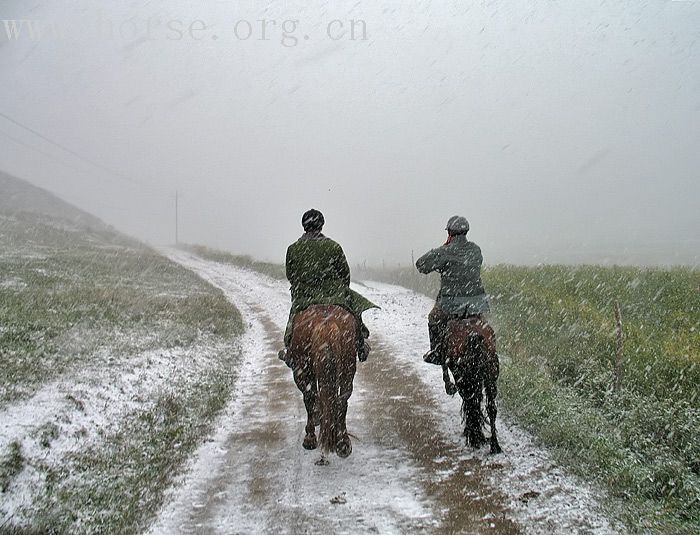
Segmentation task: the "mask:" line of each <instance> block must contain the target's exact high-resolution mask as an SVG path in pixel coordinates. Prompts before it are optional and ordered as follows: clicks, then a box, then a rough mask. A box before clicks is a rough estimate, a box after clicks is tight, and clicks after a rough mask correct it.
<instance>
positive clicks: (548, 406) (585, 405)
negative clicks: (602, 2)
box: [190, 247, 700, 534]
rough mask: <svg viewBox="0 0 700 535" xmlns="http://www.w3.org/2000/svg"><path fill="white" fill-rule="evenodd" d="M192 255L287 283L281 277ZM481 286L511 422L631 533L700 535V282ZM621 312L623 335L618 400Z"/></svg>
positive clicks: (408, 276) (544, 275) (363, 273)
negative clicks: (600, 497)
mask: <svg viewBox="0 0 700 535" xmlns="http://www.w3.org/2000/svg"><path fill="white" fill-rule="evenodd" d="M190 249H191V250H193V251H195V252H197V253H198V254H201V255H204V256H207V257H209V258H211V259H214V260H219V261H222V262H232V263H236V264H239V265H246V266H247V267H250V268H252V269H257V270H259V271H262V272H264V273H266V274H268V275H271V276H274V277H277V278H284V268H283V266H279V265H274V264H268V263H261V262H256V261H255V260H252V259H250V258H249V257H240V256H234V255H230V254H227V253H222V252H219V251H213V250H210V249H206V248H202V247H191V248H190ZM353 275H354V277H355V278H357V279H371V280H378V281H384V282H389V283H394V284H400V285H403V286H405V287H407V288H411V289H414V290H416V291H418V292H421V293H424V294H426V295H429V296H431V297H432V296H435V295H436V294H437V290H438V288H439V285H440V281H439V277H438V276H436V275H431V276H422V275H420V274H418V273H417V272H416V271H414V270H411V269H407V268H406V269H391V270H373V269H365V270H361V269H359V268H358V269H357V270H355V271H354V272H353ZM484 283H485V285H486V288H487V290H488V292H489V293H490V294H491V302H492V309H493V312H492V314H491V321H492V322H493V323H494V325H495V327H496V328H497V332H498V341H499V346H500V353H501V354H502V356H503V357H504V366H503V371H502V375H501V380H500V387H501V391H500V395H501V402H502V403H504V404H505V405H506V406H507V408H508V412H509V413H510V414H511V415H514V416H515V417H517V418H518V420H519V421H520V423H521V424H522V425H524V426H526V427H527V428H528V429H530V430H531V431H532V432H534V433H535V434H536V435H537V436H538V437H539V438H540V439H541V440H542V441H543V443H544V444H546V445H547V446H549V447H550V448H552V449H553V451H554V453H555V455H556V456H557V457H558V459H559V460H560V461H561V462H562V463H564V464H565V465H567V466H568V467H569V468H570V469H571V470H572V471H574V472H576V473H578V474H579V475H581V476H583V477H584V478H587V479H589V480H593V481H595V482H596V483H597V484H599V485H600V486H601V487H602V488H604V489H607V490H608V491H609V493H610V496H611V497H612V501H611V508H612V509H613V511H614V513H615V514H616V515H618V516H620V517H621V519H622V520H624V521H625V523H626V524H627V526H629V528H630V529H631V531H633V532H644V533H648V532H651V533H688V534H690V533H697V532H698V531H700V441H699V440H698V438H697V437H698V435H700V389H699V388H698V385H700V271H697V270H692V269H687V268H674V269H643V268H633V267H625V268H620V267H609V268H607V267H596V266H579V267H571V266H540V267H518V266H495V267H490V268H487V269H485V270H484ZM615 302H618V303H619V306H620V310H621V316H622V326H623V332H624V346H623V360H622V363H621V364H622V366H621V370H622V373H621V374H619V378H618V381H619V383H620V388H618V389H617V390H616V389H614V384H615V380H616V374H615V367H616V366H615V363H616V353H617V328H616V319H615V312H614V304H615ZM426 312H427V311H426ZM426 335H427V334H426Z"/></svg>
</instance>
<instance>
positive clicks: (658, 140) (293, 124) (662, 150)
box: [0, 0, 700, 265]
mask: <svg viewBox="0 0 700 535" xmlns="http://www.w3.org/2000/svg"><path fill="white" fill-rule="evenodd" d="M0 19H3V21H2V22H1V24H3V26H0V71H1V72H2V83H1V84H0V170H2V171H5V172H8V173H11V174H14V175H15V176H18V177H20V178H24V179H27V180H29V181H30V182H32V183H33V184H35V185H38V186H41V187H44V188H46V189H48V190H50V191H52V192H54V193H56V194H57V195H59V196H60V197H62V198H64V199H66V200H68V201H70V202H72V203H74V204H76V205H77V206H79V207H81V208H83V209H85V210H87V211H89V212H91V213H93V214H95V215H97V216H99V217H101V218H102V219H103V220H104V221H106V222H108V223H110V224H112V225H114V226H115V227H117V228H118V229H120V230H122V231H124V232H126V233H128V234H131V235H134V236H137V237H140V238H142V239H144V240H147V241H148V242H150V243H153V244H164V243H172V242H173V241H174V240H175V213H174V206H175V192H176V191H177V192H178V208H179V210H178V231H179V239H180V241H183V242H189V243H201V244H206V245H209V246H213V247H218V248H223V249H227V250H230V251H234V252H239V253H249V254H252V255H255V256H257V257H260V258H263V259H269V260H275V261H280V260H282V259H283V258H284V253H285V250H286V247H287V245H288V244H289V243H290V242H291V241H293V240H294V239H296V238H297V237H298V236H299V235H300V234H301V226H300V217H301V214H302V213H303V212H304V211H305V210H306V209H308V208H311V207H314V208H318V209H320V210H321V211H322V212H323V213H324V214H325V216H326V222H327V223H326V228H325V229H324V230H325V232H326V234H327V235H329V236H331V237H333V238H334V239H336V240H337V241H339V242H340V243H341V244H342V245H343V247H344V249H345V251H346V254H347V256H348V259H349V261H350V263H351V264H352V265H354V264H357V263H360V262H365V261H366V262H367V263H370V264H379V263H382V262H385V263H387V264H394V265H395V264H396V263H400V264H403V265H406V264H408V262H410V259H411V254H412V251H415V254H416V255H418V254H420V253H422V252H424V251H425V250H427V249H428V248H431V247H435V246H437V245H439V244H440V243H442V242H443V241H444V238H445V232H444V230H443V229H444V226H445V222H446V220H447V219H448V217H449V216H451V215H454V214H461V215H465V216H466V217H467V218H468V219H469V221H470V223H471V227H472V231H471V232H470V238H471V239H473V240H474V241H476V242H477V243H479V244H480V245H481V247H482V249H483V252H484V256H485V260H486V262H487V263H491V264H492V263H497V262H514V263H533V262H619V263H652V264H666V263H690V264H696V263H697V259H698V255H699V254H700V238H699V236H700V233H699V232H698V229H700V209H699V207H700V206H699V205H700V181H699V180H698V178H699V177H698V172H699V170H700V57H699V56H700V54H699V48H700V44H699V43H698V37H699V36H700V2H694V1H650V2H639V1H637V0H632V1H627V0H620V1H610V2H601V1H600V0H595V1H587V0H576V1H568V2H566V1H558V2H555V1H541V0H540V1H532V2H506V1H496V0H493V1H464V0H461V1H451V2H448V1H444V2H407V1H396V2H389V1H386V0H384V1H377V2H362V1H356V0H353V1H350V2H342V1H328V2H320V1H304V2H293V1H267V2H265V1H253V0H249V1H240V2H222V1H217V2H214V1H212V2H206V3H204V2H187V1H182V0H167V1H155V0H154V1H145V0H143V1H139V0H136V1H132V2H120V3H116V2H112V3H106V2H48V1H39V2H32V1H26V0H23V1H8V0H3V2H2V3H0ZM26 20H31V21H34V22H32V24H35V25H36V24H38V25H39V27H40V30H37V29H36V28H34V30H35V32H37V33H36V35H34V34H31V33H30V28H29V27H28V26H27V23H22V22H20V21H26ZM13 21H14V22H13ZM261 21H266V22H264V23H263V22H261ZM293 21H298V22H297V23H294V22H293ZM12 24H15V26H14V30H17V29H18V28H19V29H20V30H21V33H20V34H19V35H18V34H17V33H16V31H15V33H12V32H13V31H14V30H13V26H12ZM39 31H41V35H39V34H38V32H39Z"/></svg>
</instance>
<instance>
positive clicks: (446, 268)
mask: <svg viewBox="0 0 700 535" xmlns="http://www.w3.org/2000/svg"><path fill="white" fill-rule="evenodd" d="M482 263H483V257H482V256H481V249H480V248H479V246H478V245H477V244H475V243H474V242H470V241H468V240H467V237H466V236H463V235H459V236H454V237H453V238H452V241H451V242H450V243H448V244H445V245H443V246H442V247H438V248H437V249H432V250H431V251H428V252H427V253H425V254H424V255H423V256H421V257H420V258H419V259H418V260H417V261H416V268H418V271H420V272H421V273H426V274H427V273H431V272H433V271H437V272H438V273H440V279H441V284H440V291H439V292H438V295H437V300H436V304H437V305H438V306H439V307H440V308H442V309H443V310H444V311H445V312H447V313H449V314H459V315H469V314H482V313H484V312H488V311H489V301H488V298H487V297H486V292H485V290H484V285H483V284H482V283H481V264H482Z"/></svg>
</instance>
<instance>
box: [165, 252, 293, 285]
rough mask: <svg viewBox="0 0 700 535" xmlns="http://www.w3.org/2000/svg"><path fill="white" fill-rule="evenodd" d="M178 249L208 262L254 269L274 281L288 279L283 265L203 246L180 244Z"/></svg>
mask: <svg viewBox="0 0 700 535" xmlns="http://www.w3.org/2000/svg"><path fill="white" fill-rule="evenodd" d="M178 247H179V248H180V249H182V250H183V251H188V252H190V253H194V254H196V255H198V256H201V257H202V258H205V259H207V260H212V261H214V262H221V263H223V264H233V265H236V266H239V267H244V268H248V269H252V270H254V271H257V272H258V273H262V274H264V275H267V276H268V277H272V278H273V279H278V280H285V279H286V278H287V276H286V275H285V271H284V266H283V265H282V264H275V263H273V262H263V261H260V260H255V259H254V258H252V257H251V256H248V255H235V254H232V253H227V252H226V251H220V250H218V249H212V248H210V247H205V246H203V245H192V244H180V245H179V246H178Z"/></svg>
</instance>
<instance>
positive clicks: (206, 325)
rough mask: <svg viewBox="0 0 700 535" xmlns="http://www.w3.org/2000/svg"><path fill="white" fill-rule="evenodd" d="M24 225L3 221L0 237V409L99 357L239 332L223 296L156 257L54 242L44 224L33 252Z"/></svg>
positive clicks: (90, 242) (71, 237)
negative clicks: (103, 352)
mask: <svg viewBox="0 0 700 535" xmlns="http://www.w3.org/2000/svg"><path fill="white" fill-rule="evenodd" d="M31 224H32V223H31V221H28V220H24V221H22V220H16V219H10V218H6V219H5V220H4V221H3V233H2V234H0V252H1V254H0V271H1V272H2V273H3V282H2V284H0V326H1V327H0V358H1V359H2V364H3V365H2V367H0V406H2V404H4V403H7V402H8V401H13V400H17V399H20V398H26V397H27V396H29V395H31V394H32V393H33V392H34V391H35V390H36V388H37V387H39V386H40V385H41V384H43V383H45V382H46V381H50V380H52V379H55V378H57V377H59V376H60V375H61V374H63V373H65V372H66V371H67V370H71V369H75V368H78V367H82V366H92V365H94V364H96V363H95V360H94V357H95V354H96V353H98V352H99V351H100V350H101V349H108V350H110V351H111V352H114V351H115V350H117V351H119V352H138V351H143V350H146V349H149V348H154V347H169V346H183V345H188V344H191V343H193V342H194V341H195V340H196V339H197V338H198V337H199V336H200V334H201V333H211V334H215V335H220V336H224V337H227V336H230V335H231V334H234V333H236V332H238V330H239V329H240V325H239V323H240V318H239V317H238V316H237V313H235V312H232V310H231V307H230V306H229V303H228V302H227V301H226V300H225V298H224V297H223V295H216V294H215V292H213V291H212V289H211V288H210V287H208V286H207V285H206V284H205V283H204V282H203V281H201V280H199V279H198V278H197V276H196V275H194V274H193V273H192V272H190V271H187V270H184V269H182V268H181V267H180V266H177V265H176V264H174V263H173V262H170V261H169V260H168V259H166V258H164V257H162V256H160V255H159V254H158V253H156V252H155V251H153V250H151V249H148V248H146V247H144V246H133V245H131V244H129V243H120V242H119V241H118V239H117V237H113V239H112V241H111V242H108V244H105V243H100V242H98V243H95V240H96V237H95V236H91V235H89V234H84V233H80V232H70V233H64V235H61V233H60V232H59V233H57V232H56V229H55V228H54V227H52V226H51V225H49V224H47V223H45V222H44V221H43V220H42V221H41V222H40V223H38V224H36V223H35V227H38V228H35V232H34V233H32V235H34V236H37V237H38V238H37V241H38V243H34V244H31V243H27V242H26V241H24V242H21V241H18V239H20V238H21V237H22V236H23V235H25V236H26V235H27V234H28V232H27V231H26V227H27V226H31ZM46 228H48V230H47V233H48V234H49V236H50V240H49V242H47V241H46V240H47V237H46V234H44V233H43V230H44V229H46ZM15 244H21V247H17V246H16V245H15ZM32 245H33V246H32Z"/></svg>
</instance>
